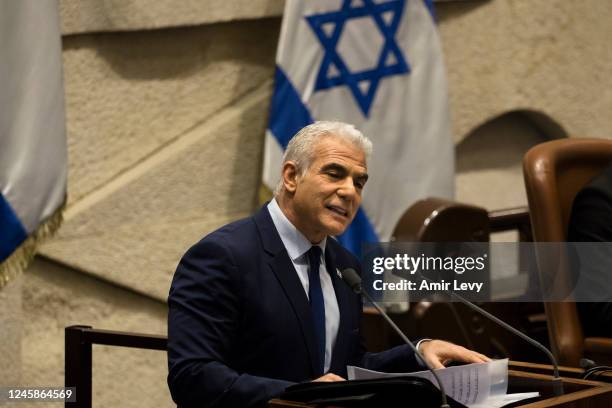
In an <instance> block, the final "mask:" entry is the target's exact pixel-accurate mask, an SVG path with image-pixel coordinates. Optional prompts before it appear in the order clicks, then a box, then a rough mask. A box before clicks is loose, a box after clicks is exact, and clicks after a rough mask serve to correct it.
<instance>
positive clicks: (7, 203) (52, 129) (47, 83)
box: [0, 0, 67, 287]
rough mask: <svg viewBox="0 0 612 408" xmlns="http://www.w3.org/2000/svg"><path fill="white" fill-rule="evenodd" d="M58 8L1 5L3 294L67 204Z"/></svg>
mask: <svg viewBox="0 0 612 408" xmlns="http://www.w3.org/2000/svg"><path fill="white" fill-rule="evenodd" d="M57 3H58V2H57V0H18V1H12V0H9V1H2V2H0V61H2V62H1V63H0V287H1V286H2V285H3V284H4V283H6V281H7V279H8V275H9V271H13V272H14V271H15V269H19V268H23V267H24V266H25V260H26V259H27V258H29V257H30V256H31V253H32V245H29V247H28V249H29V250H28V251H27V252H28V254H27V255H26V254H24V253H23V252H22V253H21V254H20V255H21V256H19V257H17V258H18V259H16V258H15V256H13V257H11V255H18V254H19V251H20V250H22V249H24V248H23V245H24V244H25V243H26V241H27V242H31V241H33V240H34V239H35V238H37V237H41V236H42V235H44V234H42V233H41V227H44V228H42V229H44V232H47V233H48V232H50V229H52V227H51V226H50V221H51V220H53V221H54V222H53V224H54V226H55V225H56V224H57V223H58V222H57V219H58V216H57V210H58V209H59V208H60V207H61V206H62V204H63V203H64V201H65V197H66V172H67V163H66V156H67V148H66V136H65V133H66V132H65V119H64V90H63V81H62V53H61V36H60V29H59V12H58V6H57ZM28 237H32V238H33V240H29V241H28V240H27V239H28ZM11 261H13V262H12V263H11ZM9 263H11V264H10V265H9Z"/></svg>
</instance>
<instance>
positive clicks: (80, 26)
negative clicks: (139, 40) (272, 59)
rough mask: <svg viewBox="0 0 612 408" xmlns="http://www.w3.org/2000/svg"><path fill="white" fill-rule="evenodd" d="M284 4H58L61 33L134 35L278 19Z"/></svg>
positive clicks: (164, 0) (170, 0)
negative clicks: (196, 26) (140, 31)
mask: <svg viewBox="0 0 612 408" xmlns="http://www.w3.org/2000/svg"><path fill="white" fill-rule="evenodd" d="M284 3H285V2H284V1H283V0H232V1H227V0H205V1H202V0H180V1H176V0H157V1H151V0H60V13H61V19H62V33H64V34H75V33H88V32H99V31H135V30H146V29H154V28H166V27H180V26H190V25H201V24H210V23H217V22H221V21H230V20H240V19H257V18H262V17H270V16H280V15H281V14H282V11H283V6H284Z"/></svg>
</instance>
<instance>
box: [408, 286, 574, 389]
mask: <svg viewBox="0 0 612 408" xmlns="http://www.w3.org/2000/svg"><path fill="white" fill-rule="evenodd" d="M398 276H401V274H398ZM419 276H420V277H421V278H423V279H425V280H427V281H429V282H433V280H431V279H429V278H427V277H426V276H423V275H422V274H419ZM442 292H444V293H448V294H449V295H451V296H452V297H454V298H455V299H457V300H458V301H459V302H461V303H463V304H464V305H466V306H467V307H469V308H470V309H472V310H474V311H475V312H476V313H478V314H480V315H482V316H484V317H486V318H487V319H489V320H491V321H492V322H494V323H496V324H497V325H499V326H501V327H503V328H504V329H506V330H508V331H509V332H511V333H512V334H514V335H516V336H518V337H520V338H521V339H523V340H525V341H526V342H527V343H529V344H531V345H532V346H534V347H536V348H538V349H540V350H541V351H543V352H544V353H545V354H546V356H547V357H548V358H549V360H550V362H551V363H552V366H553V379H552V381H553V392H554V394H555V396H557V397H558V396H560V395H563V380H562V379H561V377H560V376H559V364H558V363H557V359H556V358H555V356H554V355H553V354H552V353H551V352H550V350H548V349H547V348H546V347H544V346H543V345H542V344H541V343H540V342H538V341H537V340H535V339H532V338H531V337H529V336H527V335H526V334H525V333H523V332H521V331H520V330H517V329H515V328H514V327H512V326H510V325H509V324H508V323H506V322H504V321H503V320H501V319H500V318H498V317H496V316H494V315H492V314H491V313H489V312H487V311H486V310H484V309H483V308H481V307H480V306H477V305H476V304H474V303H472V302H470V301H469V300H467V299H465V298H463V297H462V296H460V295H458V294H456V293H455V292H454V291H452V290H450V289H443V290H442Z"/></svg>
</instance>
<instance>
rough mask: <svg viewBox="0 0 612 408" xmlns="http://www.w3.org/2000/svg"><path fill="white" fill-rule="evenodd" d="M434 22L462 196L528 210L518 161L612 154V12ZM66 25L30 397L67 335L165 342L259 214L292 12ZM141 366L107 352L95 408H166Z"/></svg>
mask: <svg viewBox="0 0 612 408" xmlns="http://www.w3.org/2000/svg"><path fill="white" fill-rule="evenodd" d="M436 6H437V16H438V20H439V30H440V35H441V37H442V43H443V47H444V52H445V58H446V64H447V71H448V78H449V91H450V104H451V113H452V115H453V123H452V126H453V131H454V140H455V142H456V144H457V165H458V167H457V179H456V182H457V197H458V199H460V200H461V201H464V202H469V203H476V204H479V205H484V206H485V207H487V208H489V209H498V208H502V207H507V206H517V205H525V204H526V200H525V195H524V191H523V186H522V176H521V172H520V159H521V157H522V155H523V153H524V152H525V151H526V150H527V149H528V148H529V147H530V146H532V145H533V144H536V143H538V142H539V141H542V140H546V139H547V138H553V137H564V136H567V135H569V136H570V137H582V136H588V137H609V136H608V134H609V129H611V128H612V116H611V115H609V114H608V113H609V112H610V111H612V91H610V89H612V76H610V75H608V73H609V72H610V67H611V66H612V49H611V48H610V47H609V42H610V41H609V40H610V38H612V26H611V25H610V24H609V21H610V20H611V18H612V3H611V2H607V1H600V0H584V1H567V0H547V1H530V0H489V1H485V0H483V1H452V2H438V3H436ZM61 9H62V16H61V17H62V28H63V33H64V38H63V47H64V75H65V89H66V104H67V106H66V112H67V124H68V140H69V160H70V171H69V203H68V208H67V211H66V220H65V223H64V226H63V227H62V229H61V231H60V233H59V234H58V236H57V237H56V238H54V239H53V240H51V241H50V242H48V243H47V244H46V245H45V246H44V248H43V249H42V254H43V255H44V257H46V259H47V260H39V261H38V262H37V263H36V264H35V265H34V266H33V268H32V271H31V273H29V274H27V275H26V276H25V279H24V282H23V314H24V322H25V323H24V324H25V327H24V329H23V330H24V335H23V344H22V347H23V375H22V383H24V384H31V385H34V384H56V385H57V384H61V383H62V382H63V365H62V347H63V337H62V336H63V334H62V333H63V327H64V325H66V324H72V323H81V324H90V325H93V326H96V327H100V328H106V329H115V330H134V331H143V332H150V333H164V332H165V303H164V301H165V297H166V295H167V291H168V288H169V284H170V279H171V277H172V273H173V271H174V268H175V266H176V263H177V262H178V259H179V258H180V256H181V255H182V253H183V252H184V251H185V250H186V249H187V248H188V246H189V245H190V244H192V243H193V242H195V241H197V240H198V239H199V238H200V237H201V236H202V235H204V234H206V233H207V232H209V231H211V230H213V229H214V228H216V227H218V226H220V225H222V224H224V223H226V222H228V221H231V220H234V219H237V218H240V217H243V216H245V215H247V214H250V213H251V212H252V211H253V210H254V209H255V208H256V205H257V204H256V203H257V191H258V188H259V174H260V168H261V151H262V142H263V131H264V128H265V124H266V120H267V112H268V105H269V98H270V94H271V88H272V76H273V71H274V55H275V51H276V44H277V40H278V31H279V27H280V14H281V12H282V1H280V0H267V1H266V0H252V1H247V0H240V1H239V0H229V1H228V0H225V1H220V0H212V1H204V2H202V1H196V0H186V1H181V2H176V1H171V0H160V1H150V0H128V1H125V0H87V1H83V0H62V1H61ZM3 340H4V339H3ZM143 353H144V354H140V353H136V352H131V351H127V352H126V351H124V350H117V349H115V350H106V349H99V350H95V351H94V356H95V359H96V366H95V367H94V376H95V385H94V389H95V395H96V396H95V397H94V402H95V406H100V407H102V406H127V407H130V406H134V407H136V406H166V405H167V406H171V403H170V399H169V396H168V394H167V391H166V388H165V381H164V377H165V373H166V366H165V356H163V353H162V355H161V356H160V355H159V353H158V354H151V355H149V354H148V353H147V352H143ZM153 353H155V352H153ZM117 373H120V375H118V374H117ZM143 384H144V385H143ZM131 387H133V388H131ZM134 390H137V391H134ZM131 392H138V395H139V397H138V398H142V399H141V400H136V399H134V398H132V397H131V394H130V393H131ZM147 398H149V399H147ZM143 401H146V402H145V403H143ZM149 402H150V403H149Z"/></svg>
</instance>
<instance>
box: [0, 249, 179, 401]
mask: <svg viewBox="0 0 612 408" xmlns="http://www.w3.org/2000/svg"><path fill="white" fill-rule="evenodd" d="M22 296H23V323H22V324H23V345H22V346H23V363H22V376H21V383H22V384H23V385H31V386H34V385H38V386H62V385H63V384H64V327H66V326H70V325H75V324H87V325H90V326H93V327H97V328H104V329H108V330H125V331H132V332H140V333H151V334H165V333H166V314H167V311H166V306H165V305H164V304H162V303H160V302H157V301H154V300H151V299H148V298H146V297H143V296H139V295H137V294H134V293H132V292H130V291H126V290H123V289H119V288H117V287H116V286H114V285H110V284H107V283H104V282H101V281H100V280H98V279H95V278H92V277H88V276H86V275H84V274H82V273H80V272H78V271H74V270H71V269H69V268H65V267H62V266H59V265H56V264H54V263H52V262H48V261H45V260H41V259H37V260H36V261H35V262H34V263H33V264H32V265H31V267H30V268H29V270H28V273H27V275H26V279H25V282H24V283H23V295H22ZM3 341H4V339H3ZM3 344H4V343H3ZM166 364H167V363H166V353H164V352H160V351H150V350H146V351H145V350H141V351H138V350H133V349H127V348H121V347H107V346H94V347H93V392H92V393H93V402H94V405H93V406H94V407H100V408H102V407H170V406H172V400H171V398H170V394H169V392H168V389H167V387H166V385H165V382H166V374H167V368H166ZM0 371H4V367H3V369H2V370H0ZM0 384H7V383H5V382H0ZM77 395H78V394H77ZM60 405H61V404H57V403H48V404H43V403H40V404H39V403H37V404H36V407H41V408H42V407H45V406H49V407H58V406H60Z"/></svg>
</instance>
